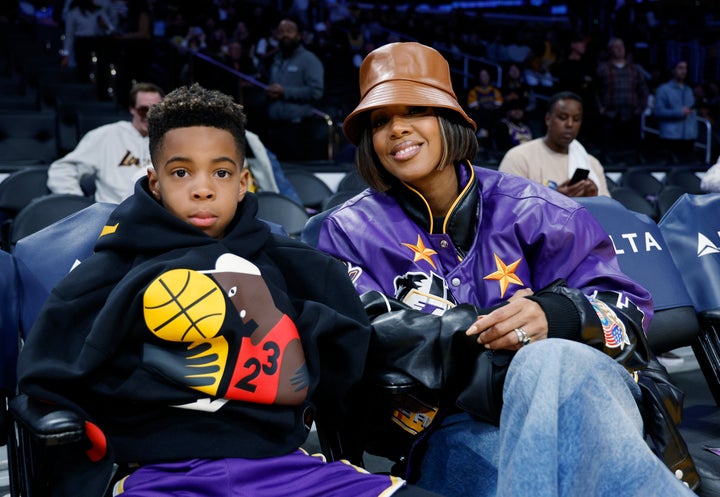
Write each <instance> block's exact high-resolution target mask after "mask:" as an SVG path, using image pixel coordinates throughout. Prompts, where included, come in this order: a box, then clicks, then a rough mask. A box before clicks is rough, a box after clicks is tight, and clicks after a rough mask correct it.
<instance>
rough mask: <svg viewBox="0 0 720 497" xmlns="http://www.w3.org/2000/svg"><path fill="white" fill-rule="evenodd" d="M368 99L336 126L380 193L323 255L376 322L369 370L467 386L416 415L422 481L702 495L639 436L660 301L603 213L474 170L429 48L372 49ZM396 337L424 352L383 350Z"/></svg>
mask: <svg viewBox="0 0 720 497" xmlns="http://www.w3.org/2000/svg"><path fill="white" fill-rule="evenodd" d="M360 93H361V100H360V103H359V104H358V106H357V107H356V108H355V110H354V111H353V112H351V113H350V115H349V116H348V117H347V119H346V120H345V122H344V123H343V131H344V133H345V135H346V137H347V138H348V140H350V142H352V143H353V144H356V145H357V146H358V150H357V155H356V164H357V167H358V169H359V172H360V174H361V175H362V176H363V178H364V179H365V180H366V181H367V182H368V184H369V185H370V186H371V188H370V189H368V190H366V191H364V192H363V193H361V194H359V195H358V196H356V197H355V198H353V199H351V200H349V201H348V202H347V203H345V204H344V205H343V206H341V207H340V208H338V209H337V210H336V211H334V212H333V213H332V214H331V215H330V216H329V217H328V218H327V219H326V221H325V222H324V224H323V226H322V230H321V232H320V238H319V248H320V249H322V250H325V251H327V252H329V253H331V254H333V255H335V256H337V257H338V258H340V259H342V260H344V261H345V262H346V265H347V267H348V270H349V274H350V275H351V277H352V278H353V281H354V283H355V287H356V289H357V291H358V292H359V293H361V294H363V300H364V301H365V302H366V303H367V304H368V310H369V311H370V312H371V316H372V317H373V318H374V323H373V324H374V326H375V331H376V333H377V335H378V337H377V338H378V339H377V340H375V342H374V343H375V348H374V350H371V356H370V361H369V367H370V369H371V370H372V369H373V368H375V367H376V366H377V364H376V362H377V360H378V357H380V358H382V357H392V360H391V361H388V362H389V363H391V364H392V368H393V369H394V370H399V371H402V372H405V373H408V374H410V375H412V376H413V377H414V378H415V379H416V380H418V381H419V382H420V383H421V384H423V385H424V386H427V387H429V388H431V389H436V388H438V385H439V386H440V388H444V389H445V391H446V392H447V391H451V392H452V395H451V397H453V396H455V394H456V393H457V395H456V396H455V397H454V398H453V400H455V404H454V405H452V406H450V408H448V406H447V405H446V404H443V402H445V401H447V399H446V398H445V399H444V400H443V401H441V403H440V406H441V410H440V411H439V412H438V413H437V414H438V416H437V421H436V420H435V419H433V420H432V421H429V422H428V423H425V424H424V426H426V425H427V424H429V425H430V426H431V428H432V429H431V430H430V431H429V432H427V433H429V436H424V437H421V438H425V439H427V441H428V442H427V451H426V453H425V456H424V458H423V459H422V465H421V468H420V479H419V481H418V484H419V485H420V486H424V487H426V488H429V489H432V490H433V491H436V492H439V493H442V494H444V495H448V496H451V495H463V496H467V495H473V496H478V495H480V496H485V495H488V496H494V495H498V496H501V495H502V496H504V495H507V496H518V495H534V496H558V495H583V496H584V495H595V496H598V495H660V496H663V495H667V496H671V495H672V496H674V497H675V496H679V495H693V494H692V492H690V490H689V489H687V488H686V487H685V486H684V485H683V483H682V482H680V481H679V480H677V479H676V478H675V476H674V475H673V474H672V473H671V472H670V471H669V470H668V469H667V468H666V467H665V466H664V464H663V463H662V461H661V460H660V459H658V458H657V457H656V456H655V455H654V454H653V453H652V452H651V451H650V450H649V448H648V447H647V445H646V444H645V442H644V439H643V432H642V419H641V416H640V413H639V411H638V409H637V405H636V401H637V399H638V398H639V395H640V394H639V390H638V387H637V385H636V383H635V381H634V380H633V375H632V374H628V372H627V371H628V370H630V371H633V370H635V369H638V368H641V367H643V366H644V364H645V361H646V360H647V349H646V344H645V342H644V331H643V330H644V328H646V327H647V325H648V323H649V320H650V318H651V317H652V307H651V302H650V296H649V295H648V293H647V291H645V290H644V289H643V288H641V287H640V286H639V285H637V284H636V283H634V282H633V281H631V280H630V279H629V278H628V277H627V276H625V275H624V274H622V273H621V272H620V270H619V267H618V264H617V261H616V258H615V254H614V251H613V247H612V244H611V243H610V240H609V238H608V236H607V234H605V232H604V231H603V230H602V229H601V228H600V226H599V225H598V224H597V222H596V221H595V220H594V218H593V217H592V216H591V215H590V214H589V212H588V211H587V210H585V209H584V208H583V207H581V206H579V205H578V204H576V203H575V202H573V201H572V200H570V199H568V198H565V197H564V196H562V195H559V194H557V193H556V192H553V191H551V190H550V189H548V188H545V187H543V186H542V185H539V184H534V183H531V182H528V181H527V180H525V179H523V178H520V177H514V176H510V175H505V174H502V173H499V172H497V171H492V170H488V169H482V168H477V167H473V166H472V165H471V164H470V162H469V161H470V160H471V159H472V158H474V156H475V153H476V151H477V140H476V138H475V123H474V122H473V121H472V120H471V119H470V118H469V117H468V116H467V114H466V113H465V112H464V111H463V109H462V107H461V106H460V105H459V104H458V102H457V99H456V97H455V94H454V92H453V89H452V85H451V82H450V72H449V67H448V64H447V62H446V61H445V59H443V57H442V56H441V55H440V54H439V53H438V52H437V51H435V50H434V49H432V48H429V47H427V46H424V45H420V44H417V43H392V44H388V45H385V46H383V47H380V48H378V49H376V50H374V51H373V52H371V53H370V54H369V55H368V56H367V57H366V59H365V61H364V62H363V64H362V66H361V68H360ZM377 295H381V296H382V299H380V300H384V303H383V304H380V305H374V304H377V302H378V300H379V299H377V298H374V297H373V296H377ZM380 308H386V309H388V311H390V312H383V313H381V312H379V311H378V309H380ZM393 309H397V310H393ZM423 313H424V314H423ZM453 327H455V328H458V329H460V330H461V333H459V334H458V333H455V334H452V333H451V334H452V339H450V340H448V338H447V337H448V333H449V332H448V330H449V329H452V328H453ZM387 330H392V331H391V332H389V333H388V335H384V334H383V333H385V331H387ZM393 333H394V334H399V333H402V334H405V335H411V336H412V338H413V340H405V341H404V343H413V344H417V346H414V349H413V350H408V349H407V348H406V350H402V343H403V341H402V340H399V341H396V342H394V343H395V346H396V350H392V351H388V350H383V347H384V344H385V345H386V344H387V343H389V342H388V341H387V340H385V339H386V338H388V337H392V336H394V335H393ZM458 335H462V336H458ZM418 337H422V338H423V339H416V338H418ZM462 337H465V338H466V341H465V342H463V341H462ZM468 338H469V339H471V340H472V342H469V341H467V339H468ZM428 342H430V343H433V344H434V345H433V346H429V347H427V346H426V344H427V343H428ZM398 344H399V345H398ZM458 344H460V345H459V346H458ZM472 345H475V346H476V348H475V349H474V350H473V349H472ZM588 345H589V346H588ZM406 347H407V346H406ZM423 347H424V348H427V349H428V350H429V351H430V352H429V354H427V356H425V357H420V356H418V355H417V354H415V352H417V350H419V349H422V348H423ZM490 353H492V354H490ZM445 356H450V358H449V359H446V358H445ZM438 357H439V358H438ZM488 357H489V358H490V362H489V363H488V362H487V361H485V362H483V358H485V359H487V358H488ZM413 359H415V360H413ZM473 360H475V361H477V362H476V363H473ZM509 360H511V362H510V365H509V369H508V370H507V377H506V379H505V380H504V390H503V393H502V398H501V399H493V388H500V387H502V385H503V382H502V377H503V375H502V373H503V368H502V364H503V362H505V363H507V362H508V361H509ZM428 361H429V362H428ZM468 362H469V363H470V364H469V366H468V364H467V363H468ZM428 364H429V365H428ZM423 366H425V367H424V368H423ZM473 366H474V367H473ZM483 366H485V367H487V368H489V369H487V370H485V369H482V367H483ZM623 366H624V367H623ZM428 368H435V369H434V370H433V371H430V373H433V372H434V373H435V375H434V376H433V375H432V374H426V375H425V376H423V375H421V374H418V373H428ZM493 368H495V369H494V370H493ZM423 369H424V370H423ZM495 373H499V378H500V379H498V380H497V381H496V380H495V379H494V378H492V377H491V376H490V374H495ZM464 375H466V377H465V378H463V376H464ZM463 380H464V381H463ZM487 384H489V385H490V388H484V385H487ZM446 397H447V396H446ZM494 400H496V401H497V402H494ZM503 402H504V404H503ZM399 407H400V408H399V409H397V411H398V412H403V406H399ZM408 411H412V408H410V407H408V408H407V409H406V410H405V411H404V412H408ZM430 411H432V410H430ZM430 411H428V410H426V411H425V414H423V416H425V417H423V418H422V419H426V420H427V419H428V416H427V412H430ZM433 412H434V411H433ZM471 413H472V414H471ZM431 415H432V413H431ZM418 416H419V415H418ZM418 416H415V417H416V418H418V419H421V418H420V417H418ZM397 421H401V420H400V419H399V418H398V419H397ZM438 425H439V426H438ZM498 425H499V426H498ZM424 426H423V427H424ZM423 427H419V428H418V427H415V428H416V429H417V430H418V431H419V430H422V428H423ZM449 468H456V469H455V470H453V469H449ZM640 481H641V482H642V483H640Z"/></svg>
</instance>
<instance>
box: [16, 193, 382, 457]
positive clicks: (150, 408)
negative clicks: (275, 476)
mask: <svg viewBox="0 0 720 497" xmlns="http://www.w3.org/2000/svg"><path fill="white" fill-rule="evenodd" d="M256 212H257V200H256V198H255V197H254V196H253V195H252V194H248V195H247V196H246V197H245V199H244V200H243V201H242V202H241V203H240V204H238V211H237V214H236V216H235V218H234V219H233V221H232V223H231V224H230V226H229V227H228V229H227V231H226V235H225V237H224V238H223V239H215V238H211V237H209V236H207V235H206V234H205V233H203V232H202V231H200V230H198V229H196V228H195V227H193V226H191V225H190V224H187V223H185V222H183V221H181V220H180V219H178V218H176V217H174V216H173V215H172V214H171V213H170V212H168V211H167V210H166V209H164V208H163V207H162V205H160V204H159V203H158V202H157V201H156V200H155V199H154V198H153V197H152V196H151V195H150V194H149V192H148V189H147V180H146V179H143V180H141V181H139V182H138V184H137V185H136V187H135V194H134V195H133V196H131V197H130V198H128V199H127V200H126V201H125V202H123V203H122V204H120V205H119V206H118V207H117V209H116V210H115V211H114V212H113V213H112V215H111V216H110V218H109V220H108V223H107V226H106V227H105V228H104V230H103V234H102V235H101V237H100V238H99V240H98V242H97V244H96V247H95V254H93V255H92V256H91V257H90V258H88V259H87V260H86V261H84V262H83V263H82V264H80V265H79V266H78V267H77V268H76V269H74V270H73V271H72V272H71V273H70V274H69V275H68V276H67V277H66V278H65V279H64V280H63V281H61V282H60V284H59V285H58V286H57V287H56V288H55V289H54V290H53V292H52V294H51V295H50V297H49V299H48V301H47V303H46V304H45V307H44V308H43V311H42V312H41V315H40V317H39V318H38V320H37V322H36V323H35V326H34V327H33V329H32V331H31V333H30V335H29V338H28V340H27V342H26V344H25V347H24V349H23V351H22V353H21V355H20V358H19V368H18V372H19V378H20V388H21V390H22V391H23V392H25V393H27V394H29V395H30V396H32V397H36V398H40V399H44V400H48V401H51V402H56V403H59V404H61V405H65V406H69V407H71V408H73V409H76V410H79V411H80V412H81V413H83V414H84V415H86V416H87V417H88V419H90V420H92V421H93V422H94V423H95V424H97V425H98V426H99V427H100V428H101V429H102V430H103V432H104V433H105V435H106V436H107V439H108V442H109V447H110V449H111V451H113V452H114V455H115V460H116V461H118V462H141V463H142V462H151V461H163V460H173V459H187V458H196V457H197V458H221V457H245V458H261V457H269V456H275V455H281V454H285V453H288V452H290V451H292V450H294V449H296V448H297V447H298V446H300V445H301V444H302V443H303V442H304V440H305V438H306V435H307V432H308V429H309V425H310V422H311V421H312V420H313V419H314V416H315V414H316V412H317V414H319V415H322V416H323V417H324V418H326V419H335V420H338V419H343V415H344V412H343V411H344V406H345V402H346V400H347V397H348V391H349V390H350V389H351V387H352V386H353V385H354V384H355V383H356V382H357V381H358V380H359V379H360V377H361V375H362V369H363V363H364V358H365V355H366V351H367V345H368V340H369V336H370V327H369V325H368V321H367V317H366V314H365V311H364V310H363V307H362V305H361V304H360V301H359V299H358V296H357V293H356V292H355V289H354V287H353V285H352V283H351V282H350V280H349V278H348V276H347V272H346V270H345V268H344V267H343V266H342V264H340V263H339V262H337V261H336V260H334V259H333V258H331V257H329V256H327V255H325V254H322V253H320V252H318V251H316V250H314V249H312V248H310V247H308V246H307V245H304V244H302V243H300V242H297V241H294V240H292V239H290V238H286V237H281V236H276V235H272V234H271V233H270V231H269V229H268V228H267V226H266V225H265V224H264V223H262V222H261V221H258V220H257V219H256V218H255V214H256Z"/></svg>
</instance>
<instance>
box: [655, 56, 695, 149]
mask: <svg viewBox="0 0 720 497" xmlns="http://www.w3.org/2000/svg"><path fill="white" fill-rule="evenodd" d="M670 70H671V71H672V78H671V79H670V80H669V81H668V82H666V83H663V84H662V85H660V86H659V87H658V89H657V91H656V92H655V104H654V107H653V113H654V115H655V116H656V117H657V119H658V127H659V131H660V133H659V134H660V139H661V140H662V143H663V145H664V146H665V147H666V148H667V150H668V152H670V153H672V154H674V155H675V156H676V158H678V159H681V160H683V159H691V158H692V157H693V152H694V147H695V140H696V139H697V137H698V126H697V113H696V112H695V95H694V92H693V90H692V88H691V87H690V86H689V85H687V84H686V83H685V78H686V77H687V73H688V66H687V62H686V61H684V60H677V61H674V62H673V63H672V64H671V67H670Z"/></svg>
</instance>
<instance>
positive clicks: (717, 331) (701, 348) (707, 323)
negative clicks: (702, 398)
mask: <svg viewBox="0 0 720 497" xmlns="http://www.w3.org/2000/svg"><path fill="white" fill-rule="evenodd" d="M698 321H699V322H700V333H699V334H698V338H697V341H696V342H695V343H694V344H693V352H695V357H696V358H697V361H698V364H700V369H701V370H702V372H703V375H704V376H705V380H706V381H707V383H708V387H709V388H710V392H711V393H712V395H713V398H714V399H715V403H716V404H717V405H719V406H720V309H718V308H715V309H708V310H706V311H702V312H699V313H698Z"/></svg>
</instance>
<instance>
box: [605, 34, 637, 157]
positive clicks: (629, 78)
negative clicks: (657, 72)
mask: <svg viewBox="0 0 720 497" xmlns="http://www.w3.org/2000/svg"><path fill="white" fill-rule="evenodd" d="M608 48H609V50H610V58H609V59H608V60H607V61H605V62H603V63H601V64H600V65H599V66H598V70H597V76H598V89H597V97H598V112H599V113H600V115H601V116H602V121H603V124H602V126H603V133H602V134H603V142H604V145H605V147H606V148H607V147H611V146H619V147H620V148H627V147H629V146H632V145H633V144H634V143H635V142H636V141H637V140H638V139H639V137H640V116H641V115H642V113H643V112H644V111H645V107H646V106H647V99H648V85H647V81H646V80H645V74H644V72H643V71H642V69H641V68H640V66H638V65H636V64H633V62H632V60H631V59H630V58H629V57H628V56H627V53H626V52H625V43H624V42H623V40H621V39H620V38H613V39H612V40H610V43H609V44H608Z"/></svg>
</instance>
